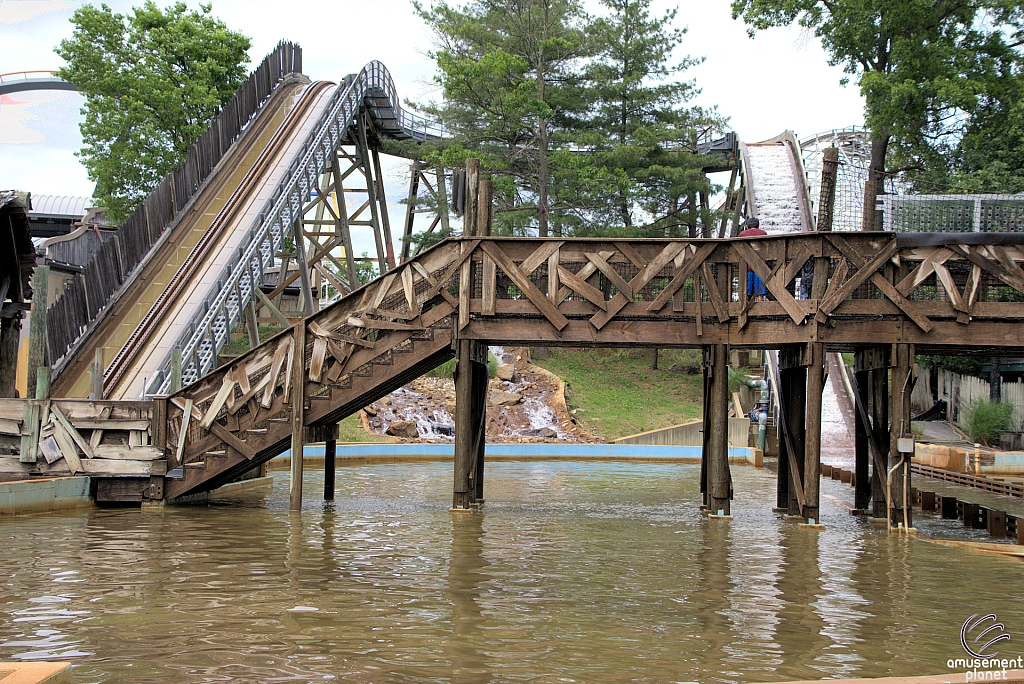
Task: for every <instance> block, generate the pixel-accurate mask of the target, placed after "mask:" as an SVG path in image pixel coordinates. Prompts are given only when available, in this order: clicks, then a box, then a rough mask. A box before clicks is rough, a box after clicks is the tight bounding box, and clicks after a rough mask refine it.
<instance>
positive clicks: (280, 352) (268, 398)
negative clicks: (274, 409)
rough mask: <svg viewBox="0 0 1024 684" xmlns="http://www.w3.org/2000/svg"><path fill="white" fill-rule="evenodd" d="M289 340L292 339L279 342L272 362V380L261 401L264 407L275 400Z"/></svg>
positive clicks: (267, 406)
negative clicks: (275, 392)
mask: <svg viewBox="0 0 1024 684" xmlns="http://www.w3.org/2000/svg"><path fill="white" fill-rule="evenodd" d="M289 342H291V340H289V339H288V338H287V337H285V338H282V339H280V340H278V342H277V349H276V350H275V351H274V360H273V361H272V362H271V364H270V382H269V383H267V386H266V389H265V390H264V392H263V400H262V401H261V402H260V406H262V407H263V408H270V403H271V402H272V401H273V400H274V391H275V390H276V389H277V385H278V376H279V375H280V374H281V366H283V365H284V358H285V355H287V354H288V348H289V346H290V345H289Z"/></svg>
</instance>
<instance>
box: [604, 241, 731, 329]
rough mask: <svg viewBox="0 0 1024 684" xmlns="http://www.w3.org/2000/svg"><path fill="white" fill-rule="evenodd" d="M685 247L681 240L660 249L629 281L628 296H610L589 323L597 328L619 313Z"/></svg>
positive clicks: (621, 293) (623, 294)
mask: <svg viewBox="0 0 1024 684" xmlns="http://www.w3.org/2000/svg"><path fill="white" fill-rule="evenodd" d="M712 244H714V243H712ZM685 248H686V244H685V243H683V242H670V243H669V244H668V245H667V246H666V247H665V248H664V249H662V250H661V252H660V253H659V254H658V256H656V257H655V258H654V259H652V260H651V262H650V263H649V264H647V268H645V269H644V270H642V271H640V273H638V274H636V276H634V277H633V279H632V280H631V281H630V282H629V292H630V294H629V295H628V297H627V296H626V295H625V293H624V292H620V293H619V294H617V295H615V296H614V297H612V299H611V301H610V302H608V308H607V309H606V310H605V311H603V312H601V313H597V314H595V315H594V316H592V317H591V319H590V323H591V325H593V326H594V327H595V328H597V329H598V330H600V329H601V328H602V327H604V326H605V324H607V323H608V321H609V320H611V319H612V317H613V316H615V315H616V314H617V313H619V311H621V310H622V308H623V307H624V306H626V304H628V303H630V301H632V299H633V296H634V295H635V294H636V293H637V292H639V291H640V290H642V289H643V288H644V287H645V286H646V285H647V283H649V282H650V281H651V279H652V278H654V276H656V275H657V274H658V273H659V272H660V271H661V269H663V268H665V266H667V265H668V264H669V263H670V262H671V261H672V260H673V259H675V258H676V255H678V254H679V253H680V252H682V251H683V249H685ZM587 256H588V257H589V256H590V255H589V254H588V255H587ZM702 263H703V262H702Z"/></svg>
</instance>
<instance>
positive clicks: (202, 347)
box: [146, 61, 443, 396]
mask: <svg viewBox="0 0 1024 684" xmlns="http://www.w3.org/2000/svg"><path fill="white" fill-rule="evenodd" d="M377 93H382V94H383V95H384V96H385V97H386V98H387V100H388V103H389V105H390V108H391V109H392V111H394V113H395V115H396V116H395V118H396V119H397V120H398V121H399V124H400V125H401V127H402V133H403V134H404V135H407V136H408V137H410V138H412V139H414V140H426V139H430V138H436V137H440V136H441V134H442V133H443V131H442V130H441V129H440V127H438V126H433V130H432V127H431V125H430V123H429V122H428V120H427V119H425V118H423V117H418V116H416V115H413V114H410V113H408V112H405V111H404V110H403V109H402V107H401V104H400V101H399V99H398V97H397V94H396V92H395V86H394V82H393V81H392V79H391V74H390V73H389V72H388V70H387V67H385V66H384V64H382V63H381V62H378V61H373V62H370V63H369V64H367V65H366V66H365V67H363V69H362V70H361V71H360V72H359V73H358V74H357V75H356V76H355V77H354V78H353V79H351V81H348V82H346V83H344V84H343V85H341V86H339V87H338V89H337V90H336V91H335V94H334V95H333V96H332V97H331V100H330V102H329V103H328V107H327V109H326V110H325V112H324V114H322V115H321V116H320V118H319V119H318V121H317V124H316V125H315V126H314V127H313V129H312V130H311V131H310V133H309V135H308V136H307V138H306V141H305V142H304V144H303V145H302V148H301V149H300V150H299V152H298V154H297V155H296V157H295V158H294V159H293V160H292V163H291V164H289V168H288V173H287V174H286V176H285V178H284V179H283V180H282V181H281V182H280V183H279V184H278V186H277V188H276V189H275V191H274V192H273V193H272V194H271V197H270V199H269V200H268V201H267V204H266V205H265V207H264V210H263V211H262V212H261V213H260V218H259V219H257V221H258V223H257V225H256V226H254V227H253V228H252V229H251V230H250V235H251V238H250V240H249V242H248V244H247V245H246V246H245V247H243V248H240V249H239V252H238V257H237V259H236V260H235V261H234V262H232V263H229V264H226V265H225V267H224V268H223V269H222V271H221V273H220V274H219V275H218V278H217V281H216V283H215V284H214V285H213V287H211V288H210V290H209V291H208V292H207V294H206V297H205V298H204V299H203V301H202V302H201V303H200V304H199V305H198V307H197V308H198V309H199V313H198V314H197V315H196V316H195V317H194V318H193V319H192V321H191V322H190V324H189V325H188V326H186V327H185V329H184V331H183V332H182V333H181V334H180V335H179V336H178V338H177V339H176V340H175V343H174V344H173V345H171V349H173V348H180V349H181V350H182V354H181V359H182V360H181V367H182V384H184V385H187V384H190V383H192V382H195V381H196V380H198V379H199V378H201V377H202V376H203V375H205V374H206V373H208V372H210V371H211V370H213V368H214V362H215V360H216V357H217V352H218V351H219V350H220V348H221V347H222V346H223V345H224V344H225V343H226V342H227V340H228V337H229V334H230V331H231V328H232V327H233V326H234V325H235V324H236V323H237V322H238V321H240V320H241V316H242V311H243V310H244V308H245V307H246V306H247V305H248V303H249V302H250V301H251V300H252V298H253V297H254V295H255V291H256V288H257V287H259V280H260V277H261V276H262V274H263V272H264V271H265V270H266V269H267V268H269V267H270V266H272V265H274V259H275V257H274V255H275V254H276V253H277V252H278V251H279V250H280V248H281V246H282V245H283V243H284V240H285V238H286V237H287V236H288V234H289V232H290V227H291V224H292V221H294V220H295V219H296V218H298V217H299V216H300V214H301V212H302V207H303V206H305V204H306V203H307V202H308V201H309V200H310V197H311V193H312V192H314V191H315V190H316V188H317V180H318V178H319V176H320V175H322V174H323V173H324V172H326V170H327V164H328V162H329V161H330V159H331V157H332V155H333V154H334V152H335V150H337V149H338V147H339V146H341V144H342V141H343V140H344V139H345V137H346V133H347V131H348V129H349V128H350V127H351V126H352V125H353V124H354V123H355V122H356V120H357V117H358V116H359V114H360V112H361V111H362V110H363V108H364V107H367V105H366V103H365V100H366V98H367V97H372V96H376V94H377ZM370 108H372V107H370ZM434 131H436V132H434ZM170 365H171V353H170V351H168V352H167V354H166V355H165V356H164V358H163V359H162V360H161V364H160V371H159V372H157V373H156V374H155V376H154V377H153V378H152V379H151V380H150V382H149V384H148V386H147V387H146V394H147V395H148V396H151V395H156V394H166V393H167V392H168V391H169V390H170V383H171V377H170V373H169V370H170Z"/></svg>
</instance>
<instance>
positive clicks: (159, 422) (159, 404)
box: [145, 396, 169, 501]
mask: <svg viewBox="0 0 1024 684" xmlns="http://www.w3.org/2000/svg"><path fill="white" fill-rule="evenodd" d="M168 407H169V402H168V399H167V397H166V396H159V397H153V414H152V417H151V418H150V429H151V430H152V432H153V446H154V447H156V448H157V449H159V450H160V451H161V452H162V453H163V455H164V458H167V454H168V452H169V449H168V448H167V435H168V430H167V409H168ZM145 497H146V498H147V499H149V500H150V501H160V500H161V499H163V498H164V476H163V475H150V477H149V488H148V489H147V490H146V492H145Z"/></svg>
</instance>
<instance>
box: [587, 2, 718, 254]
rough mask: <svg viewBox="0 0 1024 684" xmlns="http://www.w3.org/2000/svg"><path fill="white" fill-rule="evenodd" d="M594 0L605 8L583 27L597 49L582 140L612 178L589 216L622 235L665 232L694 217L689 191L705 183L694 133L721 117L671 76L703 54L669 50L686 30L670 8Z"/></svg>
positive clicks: (689, 84)
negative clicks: (696, 102) (658, 10)
mask: <svg viewBox="0 0 1024 684" xmlns="http://www.w3.org/2000/svg"><path fill="white" fill-rule="evenodd" d="M602 4H603V5H604V7H605V8H606V9H607V10H608V14H607V16H604V17H602V18H599V19H597V20H596V21H595V22H594V23H593V24H592V26H591V30H590V33H591V36H592V39H593V41H594V44H595V47H596V53H597V54H596V58H595V59H594V60H593V62H592V63H591V64H590V65H589V67H588V74H587V75H588V81H589V84H590V92H591V96H592V98H593V103H594V109H593V114H592V116H591V117H590V118H589V120H588V121H587V122H586V125H587V127H588V129H589V130H588V133H587V135H586V137H585V138H584V140H585V141H586V142H587V143H589V144H590V146H591V147H592V148H593V150H594V152H595V163H596V164H597V165H598V166H599V167H600V168H602V169H603V170H605V172H606V173H607V174H608V175H609V176H613V177H616V178H618V180H619V182H618V183H615V184H614V185H611V186H609V187H608V188H606V191H605V200H604V201H603V202H601V203H599V204H598V205H597V208H596V210H595V215H597V216H599V217H600V223H602V224H603V225H605V226H606V227H612V226H617V227H619V228H620V229H621V231H622V232H624V233H626V234H665V235H668V234H672V233H674V232H676V230H675V229H676V228H677V227H678V226H680V225H682V224H683V223H690V224H691V225H694V224H695V221H694V217H693V213H694V211H695V209H696V207H695V206H694V205H695V204H696V203H695V201H694V200H693V198H694V197H695V196H696V195H697V194H698V193H700V192H704V193H709V192H710V189H711V188H710V183H709V181H708V179H707V177H706V176H705V175H704V174H703V172H702V171H701V165H702V160H701V159H700V158H699V157H697V156H696V155H695V151H696V143H697V135H698V131H699V130H700V129H703V128H709V127H714V126H719V125H721V121H720V120H719V119H718V117H717V115H716V114H715V113H714V112H713V111H712V112H706V111H703V110H701V109H699V108H696V107H687V106H686V104H687V103H688V102H689V101H690V100H692V99H693V97H694V96H696V95H697V94H698V92H699V91H698V90H697V88H696V86H695V84H694V83H693V81H682V80H680V79H679V76H680V75H681V74H682V72H683V71H685V70H686V69H688V68H690V67H692V66H694V65H696V64H699V63H700V62H701V61H703V60H701V59H694V58H691V57H682V58H675V57H674V55H673V53H674V51H675V50H676V48H678V47H679V46H680V45H681V44H682V42H683V37H684V35H685V33H686V30H685V29H680V28H674V27H673V24H674V22H675V19H676V14H677V12H676V10H674V9H673V10H669V11H667V12H665V13H664V14H663V15H661V16H660V17H658V16H653V15H652V14H651V0H602ZM705 196H706V195H705ZM684 202H688V203H689V211H688V215H687V216H685V217H684V216H682V215H681V214H680V210H681V208H682V206H683V204H684Z"/></svg>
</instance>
